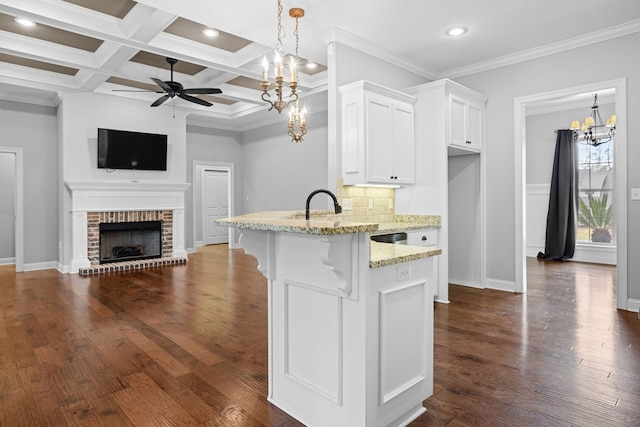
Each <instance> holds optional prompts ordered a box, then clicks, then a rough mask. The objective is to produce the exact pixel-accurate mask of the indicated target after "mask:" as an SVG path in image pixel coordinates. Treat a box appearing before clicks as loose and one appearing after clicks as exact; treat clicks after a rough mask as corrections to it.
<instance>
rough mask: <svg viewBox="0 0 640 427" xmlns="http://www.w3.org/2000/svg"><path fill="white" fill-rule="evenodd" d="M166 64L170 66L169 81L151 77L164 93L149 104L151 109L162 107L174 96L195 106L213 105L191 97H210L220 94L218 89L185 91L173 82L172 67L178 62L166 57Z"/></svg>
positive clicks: (177, 83)
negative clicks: (193, 103)
mask: <svg viewBox="0 0 640 427" xmlns="http://www.w3.org/2000/svg"><path fill="white" fill-rule="evenodd" d="M167 62H168V63H169V65H170V66H171V80H168V81H165V82H163V81H162V80H160V79H157V78H155V77H151V80H153V81H154V82H155V83H156V84H157V85H158V86H160V87H161V88H162V90H163V91H164V92H165V95H163V96H161V97H160V98H158V99H156V100H155V101H154V102H153V104H151V106H152V107H157V106H159V105H162V104H163V103H164V102H165V101H167V100H168V99H172V98H174V97H176V96H177V97H178V98H182V99H184V100H185V101H190V102H195V103H196V104H200V105H204V106H205V107H211V106H212V105H213V104H212V103H210V102H208V101H205V100H204V99H200V98H197V97H195V96H191V95H212V94H218V93H222V91H221V90H220V89H218V88H206V87H198V88H190V89H185V88H184V87H183V86H182V84H181V83H179V82H176V81H173V65H174V64H175V63H176V62H178V60H177V59H175V58H168V57H167Z"/></svg>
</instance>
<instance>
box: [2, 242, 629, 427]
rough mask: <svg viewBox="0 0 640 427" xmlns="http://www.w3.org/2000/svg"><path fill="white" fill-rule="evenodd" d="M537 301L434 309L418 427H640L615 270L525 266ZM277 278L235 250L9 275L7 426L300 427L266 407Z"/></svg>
mask: <svg viewBox="0 0 640 427" xmlns="http://www.w3.org/2000/svg"><path fill="white" fill-rule="evenodd" d="M528 270H529V292H528V293H527V294H526V295H518V294H511V293H505V292H499V291H491V290H478V289H472V288H465V287H460V286H451V289H450V300H451V304H449V305H444V304H436V305H435V359H436V361H435V366H434V375H435V381H434V395H433V396H431V397H430V398H429V399H427V400H426V402H425V405H426V407H427V412H426V413H425V414H423V415H422V416H421V417H420V418H418V419H417V420H416V421H414V422H413V423H412V424H411V426H412V427H420V426H597V427H600V426H621V427H622V426H640V320H639V319H638V315H637V313H630V312H624V311H617V310H616V309H615V288H614V286H615V285H614V283H615V268H613V267H607V266H593V265H588V264H580V263H549V262H544V261H538V260H537V259H529V260H528ZM266 320H267V301H266V279H264V277H262V275H261V274H260V273H259V272H258V271H257V270H256V261H255V259H254V258H252V257H250V256H247V255H245V254H244V253H243V252H242V251H241V250H236V251H231V252H229V251H228V250H227V247H226V245H219V246H208V247H205V248H200V250H199V251H198V253H197V254H194V255H191V256H190V257H189V262H188V263H187V264H186V265H179V266H173V267H161V268H156V269H149V270H143V271H137V272H128V273H127V272H125V273H117V274H111V275H103V276H94V277H80V276H78V275H65V274H59V273H58V272H56V271H55V270H44V271H35V272H26V273H19V274H16V273H14V272H13V266H0V426H8V427H13V426H76V425H77V426H80V425H82V426H109V427H111V426H256V427H258V426H283V427H296V426H301V425H302V424H300V423H299V422H297V421H296V420H295V419H293V418H291V417H289V416H288V415H287V414H285V413H284V412H282V411H280V410H279V409H278V408H276V407H274V406H273V405H271V404H269V403H268V402H266V394H267V331H266V326H267V325H266Z"/></svg>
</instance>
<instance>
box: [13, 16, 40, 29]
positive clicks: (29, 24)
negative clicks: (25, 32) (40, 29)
mask: <svg viewBox="0 0 640 427" xmlns="http://www.w3.org/2000/svg"><path fill="white" fill-rule="evenodd" d="M14 21H16V22H17V23H18V24H20V25H23V26H25V27H35V26H36V23H35V22H33V21H31V20H29V19H27V18H15V19H14Z"/></svg>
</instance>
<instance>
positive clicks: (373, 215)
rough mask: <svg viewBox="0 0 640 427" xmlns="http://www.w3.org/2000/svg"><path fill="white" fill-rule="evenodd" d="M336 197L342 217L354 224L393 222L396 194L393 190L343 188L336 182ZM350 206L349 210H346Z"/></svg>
mask: <svg viewBox="0 0 640 427" xmlns="http://www.w3.org/2000/svg"><path fill="white" fill-rule="evenodd" d="M336 197H337V198H338V202H339V203H340V205H342V216H348V217H349V219H350V220H351V221H355V222H367V221H375V222H393V221H394V217H393V215H394V214H395V198H396V192H395V189H394V188H384V187H355V186H346V187H345V186H344V185H343V184H342V178H338V180H337V182H336ZM349 206H351V210H349V209H347V208H348V207H349Z"/></svg>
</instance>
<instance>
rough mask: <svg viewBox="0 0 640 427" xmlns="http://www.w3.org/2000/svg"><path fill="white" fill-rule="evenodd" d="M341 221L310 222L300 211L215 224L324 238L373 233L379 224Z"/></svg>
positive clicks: (243, 216)
mask: <svg viewBox="0 0 640 427" xmlns="http://www.w3.org/2000/svg"><path fill="white" fill-rule="evenodd" d="M340 219H342V218H340ZM340 219H338V218H336V220H335V221H334V220H333V219H330V218H323V217H319V218H314V217H312V218H311V219H310V220H305V219H304V212H302V217H300V212H298V211H268V212H255V213H250V214H246V215H240V216H234V217H232V218H225V219H219V220H217V221H215V222H214V224H215V225H220V226H223V227H224V226H228V227H235V228H246V229H249V230H264V231H281V232H285V233H299V234H312V235H323V236H328V235H337V234H353V233H363V232H369V233H371V232H374V231H376V230H377V229H378V224H375V223H365V222H348V221H343V220H340Z"/></svg>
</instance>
